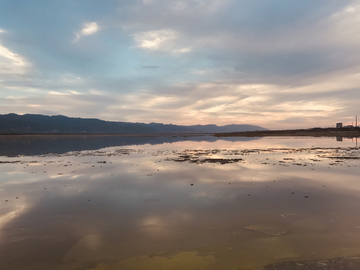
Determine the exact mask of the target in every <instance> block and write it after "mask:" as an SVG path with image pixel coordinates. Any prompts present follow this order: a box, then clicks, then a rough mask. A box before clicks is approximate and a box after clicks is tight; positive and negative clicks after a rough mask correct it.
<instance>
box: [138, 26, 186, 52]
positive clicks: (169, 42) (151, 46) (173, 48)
mask: <svg viewBox="0 0 360 270" xmlns="http://www.w3.org/2000/svg"><path fill="white" fill-rule="evenodd" d="M133 38H134V41H135V42H136V44H137V47H139V48H142V49H144V50H148V51H168V52H172V53H187V52H190V51H191V49H192V48H191V47H184V48H182V47H179V46H178V45H177V40H178V39H179V38H180V36H179V33H177V32H175V31H173V30H171V29H161V30H155V31H147V32H138V33H135V34H133Z"/></svg>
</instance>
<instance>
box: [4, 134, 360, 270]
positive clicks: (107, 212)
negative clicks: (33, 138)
mask: <svg viewBox="0 0 360 270" xmlns="http://www.w3.org/2000/svg"><path fill="white" fill-rule="evenodd" d="M19 154H21V156H16V155H13V154H12V157H6V156H2V157H0V269H97V270H100V269H262V267H263V266H264V265H266V264H269V263H275V262H283V261H303V260H315V259H324V258H335V257H344V256H357V255H359V254H360V215H359V214H358V209H359V204H360V178H359V172H360V168H359V166H360V159H358V158H359V157H360V149H359V148H357V147H356V142H355V141H354V140H351V139H344V140H343V141H342V142H339V141H336V139H334V138H262V139H257V140H251V141H225V140H217V141H216V140H204V141H202V140H199V139H196V140H192V139H191V138H188V139H187V140H185V141H181V140H179V141H176V142H165V143H161V142H158V144H137V145H122V146H121V147H116V146H114V147H108V148H102V149H98V150H91V151H90V150H89V151H77V152H68V153H63V154H51V153H47V154H44V155H41V156H33V155H30V156H24V155H23V153H21V152H20V153H19Z"/></svg>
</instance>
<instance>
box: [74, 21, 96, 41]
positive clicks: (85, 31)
mask: <svg viewBox="0 0 360 270" xmlns="http://www.w3.org/2000/svg"><path fill="white" fill-rule="evenodd" d="M99 30H100V27H99V25H98V24H97V23H96V22H89V23H84V25H83V28H82V29H81V30H80V31H79V32H77V33H75V39H74V41H73V42H78V41H79V39H80V38H82V37H83V36H90V35H93V34H95V33H96V32H98V31H99Z"/></svg>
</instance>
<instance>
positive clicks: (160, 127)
mask: <svg viewBox="0 0 360 270" xmlns="http://www.w3.org/2000/svg"><path fill="white" fill-rule="evenodd" d="M255 130H266V129H265V128H262V127H260V126H253V125H227V126H216V125H196V126H179V125H172V124H169V125H165V124H161V123H150V124H144V123H129V122H113V121H103V120H99V119H90V118H73V117H66V116H62V115H56V116H47V115H40V114H25V115H18V114H14V113H10V114H4V115H0V134H25V133H136V134H146V133H216V132H238V131H255Z"/></svg>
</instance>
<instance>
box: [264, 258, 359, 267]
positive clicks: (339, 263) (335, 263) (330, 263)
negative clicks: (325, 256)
mask: <svg viewBox="0 0 360 270" xmlns="http://www.w3.org/2000/svg"><path fill="white" fill-rule="evenodd" d="M288 269H293V270H300V269H308V270H318V269H326V270H355V269H360V257H343V258H334V259H330V260H316V261H304V262H283V263H276V264H270V265H267V266H265V267H264V270H288Z"/></svg>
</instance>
